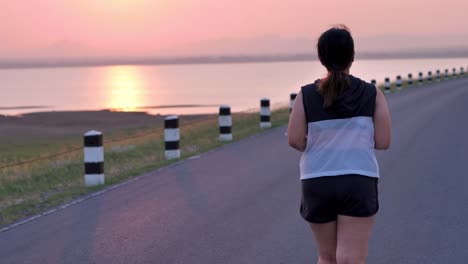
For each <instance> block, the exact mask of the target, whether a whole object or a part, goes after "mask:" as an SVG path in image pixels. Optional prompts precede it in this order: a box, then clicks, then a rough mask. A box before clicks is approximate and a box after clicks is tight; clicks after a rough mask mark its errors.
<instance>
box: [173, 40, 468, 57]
mask: <svg viewBox="0 0 468 264" xmlns="http://www.w3.org/2000/svg"><path fill="white" fill-rule="evenodd" d="M316 43H317V39H316V38H307V37H301V38H286V37H279V36H263V37H256V38H249V39H229V38H226V39H217V40H208V41H203V42H198V43H193V44H190V45H185V46H181V47H177V48H175V49H172V50H169V51H167V53H169V54H182V55H195V54H198V55H213V54H224V55H234V54H292V53H293V54H296V53H315V49H316ZM355 44H356V50H357V52H358V53H359V52H364V53H366V52H379V53H389V52H394V53H395V52H421V51H425V52H427V51H433V50H437V51H443V50H447V51H449V50H450V51H453V50H459V49H466V48H467V47H468V35H458V36H455V35H446V36H408V35H391V36H370V37H355Z"/></svg>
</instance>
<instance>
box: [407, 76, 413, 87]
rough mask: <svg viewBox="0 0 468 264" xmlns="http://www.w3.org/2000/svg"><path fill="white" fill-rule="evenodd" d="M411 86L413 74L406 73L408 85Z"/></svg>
mask: <svg viewBox="0 0 468 264" xmlns="http://www.w3.org/2000/svg"><path fill="white" fill-rule="evenodd" d="M412 86H413V74H411V73H408V87H412Z"/></svg>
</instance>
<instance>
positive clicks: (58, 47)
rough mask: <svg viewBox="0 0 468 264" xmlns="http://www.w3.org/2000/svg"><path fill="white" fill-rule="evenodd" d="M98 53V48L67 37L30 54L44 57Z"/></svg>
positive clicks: (88, 55) (80, 55)
mask: <svg viewBox="0 0 468 264" xmlns="http://www.w3.org/2000/svg"><path fill="white" fill-rule="evenodd" d="M100 55H101V54H100V52H99V50H96V49H93V48H90V47H88V46H86V45H83V44H81V43H78V42H74V41H71V40H67V39H63V40H59V41H56V42H54V43H52V44H51V45H49V46H47V47H44V48H42V49H39V50H37V51H35V52H33V53H32V54H31V56H32V57H44V58H50V57H54V58H64V57H65V58H67V57H94V56H100Z"/></svg>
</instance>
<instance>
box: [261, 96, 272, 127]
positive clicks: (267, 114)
mask: <svg viewBox="0 0 468 264" xmlns="http://www.w3.org/2000/svg"><path fill="white" fill-rule="evenodd" d="M260 127H261V128H269V127H271V111H270V99H268V98H263V99H262V100H260Z"/></svg>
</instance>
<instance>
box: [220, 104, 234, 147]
mask: <svg viewBox="0 0 468 264" xmlns="http://www.w3.org/2000/svg"><path fill="white" fill-rule="evenodd" d="M219 140H221V141H231V140H232V117H231V107H230V106H228V105H222V106H220V107H219Z"/></svg>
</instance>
